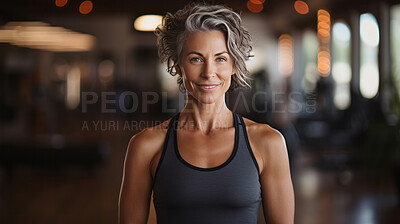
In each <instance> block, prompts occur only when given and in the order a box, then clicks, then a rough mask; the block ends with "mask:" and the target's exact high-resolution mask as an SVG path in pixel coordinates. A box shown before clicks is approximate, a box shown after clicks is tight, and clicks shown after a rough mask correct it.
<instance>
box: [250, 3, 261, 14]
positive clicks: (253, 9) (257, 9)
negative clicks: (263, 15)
mask: <svg viewBox="0 0 400 224" xmlns="http://www.w3.org/2000/svg"><path fill="white" fill-rule="evenodd" d="M247 9H249V10H250V12H252V13H259V12H261V11H262V10H263V9H264V6H263V5H262V4H254V3H253V2H252V1H248V2H247Z"/></svg>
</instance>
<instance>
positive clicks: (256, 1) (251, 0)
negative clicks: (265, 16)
mask: <svg viewBox="0 0 400 224" xmlns="http://www.w3.org/2000/svg"><path fill="white" fill-rule="evenodd" d="M250 2H252V3H254V4H256V5H260V4H263V3H264V2H265V0H250Z"/></svg>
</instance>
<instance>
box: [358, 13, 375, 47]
mask: <svg viewBox="0 0 400 224" xmlns="http://www.w3.org/2000/svg"><path fill="white" fill-rule="evenodd" d="M360 37H361V40H362V41H363V42H364V43H365V44H367V45H369V46H372V47H375V46H378V43H379V27H378V23H377V21H376V19H375V17H374V16H373V15H372V14H371V13H366V14H362V15H361V17H360Z"/></svg>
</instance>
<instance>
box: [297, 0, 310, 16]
mask: <svg viewBox="0 0 400 224" xmlns="http://www.w3.org/2000/svg"><path fill="white" fill-rule="evenodd" d="M294 9H295V10H296V12H298V13H300V14H302V15H305V14H307V13H308V12H309V11H310V10H309V8H308V5H307V3H305V2H304V1H296V2H295V3H294Z"/></svg>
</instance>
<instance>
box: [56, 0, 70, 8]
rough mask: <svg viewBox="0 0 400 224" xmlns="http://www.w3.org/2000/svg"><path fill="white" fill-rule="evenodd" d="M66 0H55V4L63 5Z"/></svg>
mask: <svg viewBox="0 0 400 224" xmlns="http://www.w3.org/2000/svg"><path fill="white" fill-rule="evenodd" d="M67 2H68V0H56V2H55V3H56V6H58V7H64V6H65V5H66V4H67Z"/></svg>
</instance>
